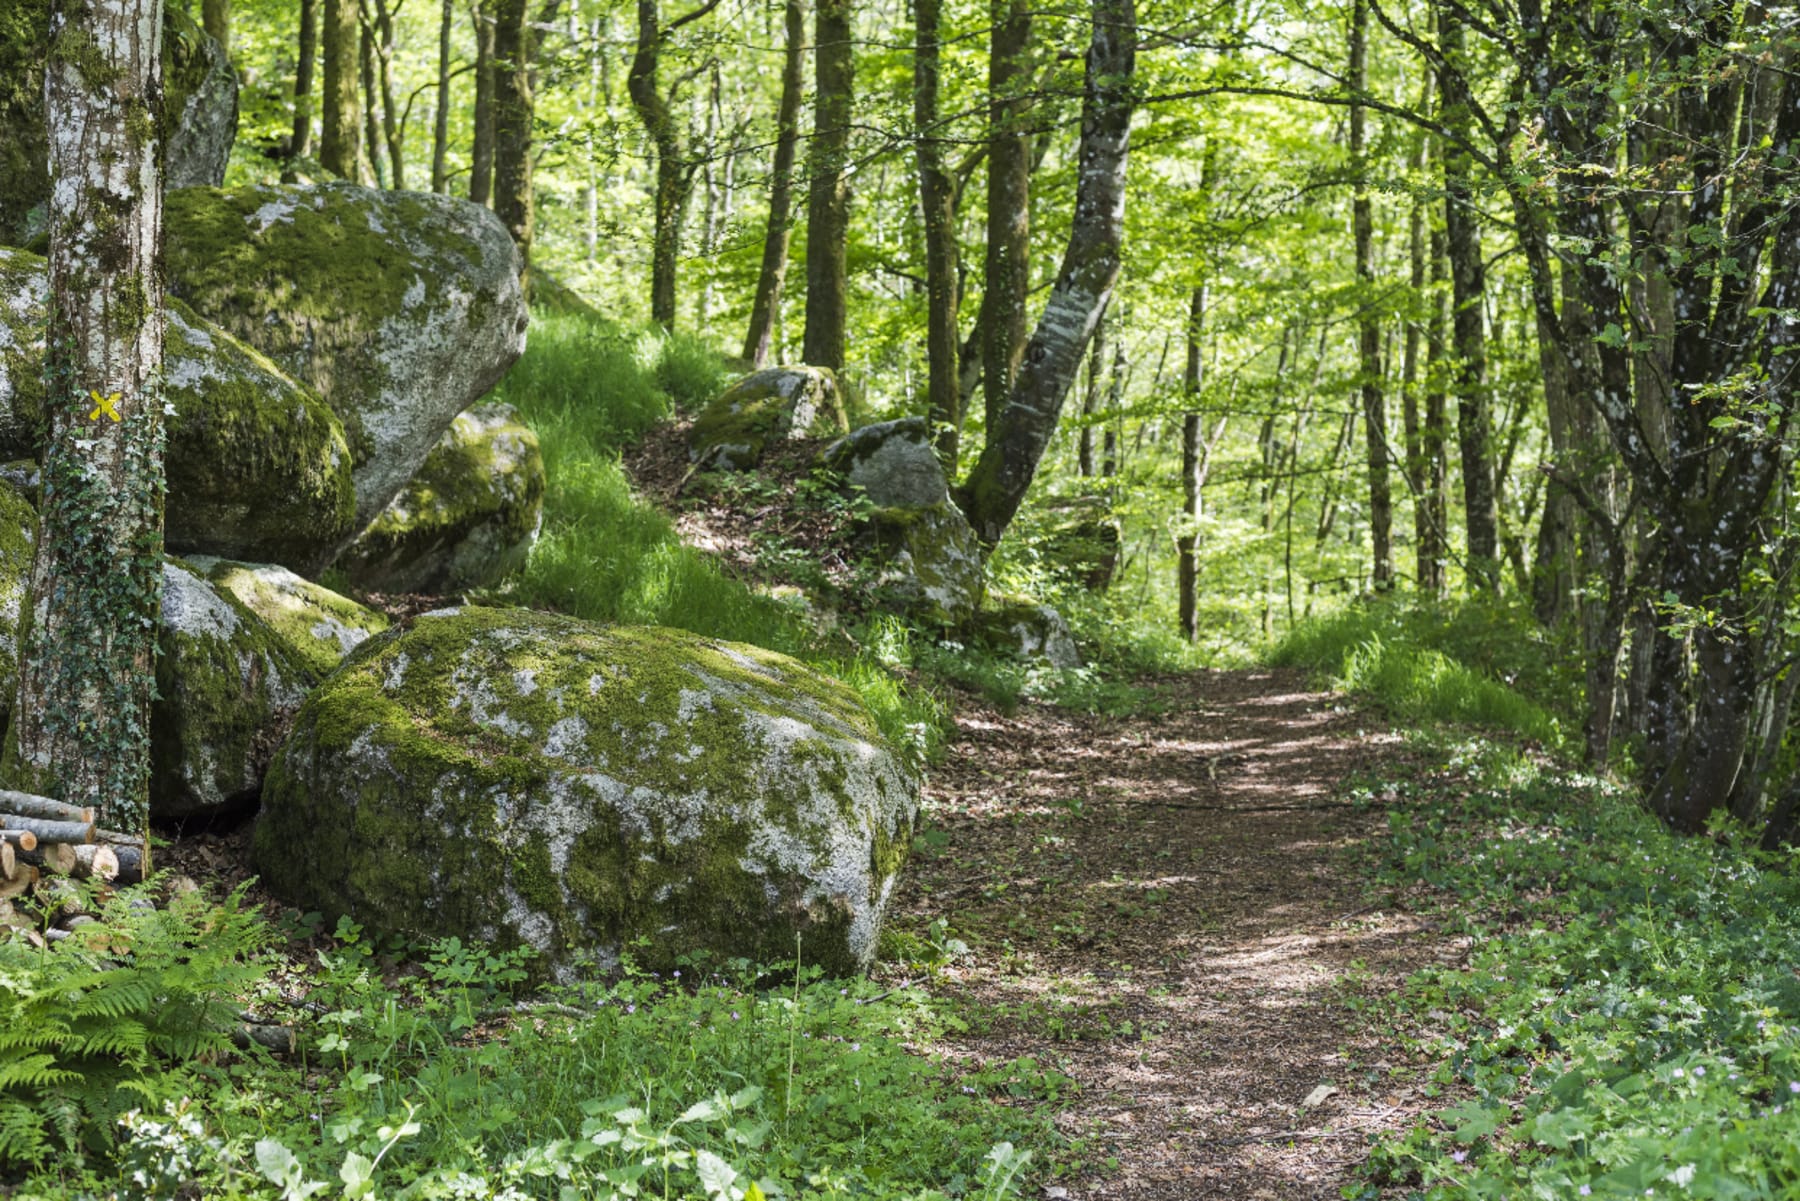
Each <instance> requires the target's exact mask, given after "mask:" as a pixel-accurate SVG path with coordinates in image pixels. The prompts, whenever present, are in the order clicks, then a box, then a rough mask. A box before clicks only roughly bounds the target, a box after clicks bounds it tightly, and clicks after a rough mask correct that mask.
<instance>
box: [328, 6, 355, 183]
mask: <svg viewBox="0 0 1800 1201" xmlns="http://www.w3.org/2000/svg"><path fill="white" fill-rule="evenodd" d="M324 5H325V9H324V22H323V25H322V28H321V29H320V31H319V42H320V49H321V51H322V55H321V57H323V58H324V60H325V68H324V74H325V79H324V94H323V95H322V96H321V97H320V101H321V103H320V109H319V118H320V119H319V127H320V128H319V165H320V166H322V167H324V168H325V169H326V170H327V171H330V172H332V173H333V174H334V175H338V176H341V177H343V178H344V179H349V180H356V179H360V178H361V177H362V171H361V169H360V168H359V166H358V163H359V162H360V160H361V158H362V113H361V111H360V110H359V109H358V107H357V97H356V71H357V62H356V54H357V48H358V42H357V33H358V30H357V21H356V0H324Z"/></svg>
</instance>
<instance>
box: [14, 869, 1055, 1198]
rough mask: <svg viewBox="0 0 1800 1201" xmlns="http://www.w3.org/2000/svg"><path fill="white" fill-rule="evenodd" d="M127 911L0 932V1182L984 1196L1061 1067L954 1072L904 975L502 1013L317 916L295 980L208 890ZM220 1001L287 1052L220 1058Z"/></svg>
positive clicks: (160, 1188) (681, 980) (500, 979)
mask: <svg viewBox="0 0 1800 1201" xmlns="http://www.w3.org/2000/svg"><path fill="white" fill-rule="evenodd" d="M132 895H135V894H121V897H120V899H119V901H118V902H117V903H116V910H117V912H109V913H108V914H107V922H106V925H105V927H104V928H103V929H98V930H96V929H94V928H90V931H92V933H91V935H88V936H84V938H89V937H91V939H92V941H91V942H85V941H84V942H81V943H77V942H69V943H64V944H62V945H60V946H58V947H56V948H54V949H52V950H48V951H39V950H33V949H31V948H29V947H27V946H25V945H24V944H22V943H19V942H11V943H6V944H0V979H3V980H4V982H5V985H6V988H5V990H4V992H3V997H4V999H3V1000H0V1005H4V1006H5V1007H6V1013H5V1016H6V1018H7V1022H6V1024H5V1026H4V1027H3V1028H0V1139H4V1140H5V1141H3V1142H0V1192H5V1191H6V1189H7V1188H8V1187H9V1186H10V1187H11V1188H13V1189H14V1190H15V1191H14V1192H13V1193H12V1195H16V1196H19V1197H30V1198H41V1199H43V1201H62V1199H69V1201H73V1199H74V1198H109V1199H118V1201H137V1199H148V1198H168V1199H171V1201H173V1199H176V1198H183V1199H185V1198H193V1197H206V1198H209V1199H210V1198H217V1199H230V1198H246V1199H250V1198H254V1199H257V1201H264V1199H270V1201H273V1199H275V1198H280V1199H281V1201H296V1199H301V1198H306V1197H309V1196H314V1195H318V1196H323V1197H340V1196H341V1197H345V1198H365V1197H366V1198H375V1197H383V1198H400V1199H408V1198H452V1197H455V1198H471V1199H474V1198H489V1199H493V1201H502V1199H503V1201H526V1199H537V1198H542V1199H545V1201H590V1199H591V1201H602V1199H611V1198H637V1197H665V1198H666V1197H680V1198H694V1199H699V1198H708V1199H712V1201H751V1199H752V1198H755V1197H767V1198H782V1197H793V1198H799V1197H820V1198H831V1197H857V1198H874V1199H883V1198H893V1199H898V1198H920V1199H925V1198H945V1197H967V1198H988V1199H998V1198H1002V1197H1008V1196H1013V1195H1015V1194H1016V1193H1017V1192H1018V1191H1019V1190H1020V1189H1021V1188H1022V1187H1023V1185H1024V1184H1025V1181H1026V1179H1027V1174H1028V1173H1029V1175H1031V1176H1035V1175H1037V1174H1038V1172H1039V1171H1040V1170H1041V1169H1042V1168H1045V1167H1048V1166H1050V1161H1051V1158H1052V1155H1053V1154H1054V1153H1055V1152H1056V1151H1057V1146H1058V1144H1057V1140H1056V1137H1055V1134H1054V1130H1053V1128H1052V1126H1051V1124H1050V1120H1049V1115H1050V1113H1051V1111H1052V1109H1053V1108H1054V1105H1055V1102H1056V1099H1057V1098H1058V1097H1060V1096H1061V1095H1063V1093H1064V1092H1065V1091H1066V1090H1067V1089H1068V1088H1069V1087H1070V1084H1069V1081H1068V1080H1067V1079H1066V1078H1064V1077H1062V1076H1061V1075H1059V1074H1058V1073H1056V1072H1054V1071H1049V1070H1046V1069H1044V1068H1042V1067H1040V1066H1039V1065H1038V1064H1037V1063H1036V1062H1035V1061H1031V1060H1021V1061H1018V1062H1013V1063H1001V1062H995V1063H992V1064H989V1065H986V1066H983V1067H980V1068H977V1069H972V1070H965V1071H957V1070H953V1069H952V1068H951V1067H950V1066H948V1065H947V1064H946V1063H945V1062H944V1061H942V1060H941V1059H940V1058H939V1057H937V1056H936V1055H934V1054H932V1053H931V1050H930V1048H931V1046H932V1045H933V1042H934V1040H935V1038H936V1037H937V1035H938V1033H939V1029H940V1025H941V1023H942V1022H943V1021H944V1020H946V1019H945V1018H944V1017H943V1015H942V1013H941V1011H940V1009H939V1008H938V1007H937V1006H935V1005H934V1004H933V1003H931V1001H930V1000H929V998H928V997H927V996H926V995H925V994H924V993H923V992H922V991H921V990H918V989H915V988H910V987H901V988H897V989H895V988H887V987H884V986H881V985H877V984H874V983H872V982H869V981H866V980H852V981H845V980H826V979H822V978H820V976H819V973H818V971H817V969H815V968H811V967H805V966H801V967H799V968H798V969H797V970H796V965H794V964H789V965H786V967H785V968H780V969H778V970H758V969H755V968H753V967H752V966H750V965H749V964H748V963H746V962H743V961H733V962H730V963H724V964H708V963H688V964H685V965H684V968H683V969H682V970H679V971H675V972H673V973H671V974H669V975H667V976H660V977H659V976H656V975H653V974H647V973H642V972H630V971H628V972H627V973H625V974H624V975H623V976H621V977H618V978H616V979H613V980H611V981H609V982H604V983H600V982H596V983H589V984H583V985H578V986H569V987H564V988H561V989H559V990H555V991H553V992H550V993H548V994H539V995H535V996H530V997H520V996H519V995H518V994H517V991H516V990H517V989H518V988H519V984H520V981H521V979H522V978H523V973H522V972H521V971H520V970H519V965H518V963H517V962H516V961H515V960H514V959H513V958H510V957H508V956H505V955H493V954H489V953H486V952H484V951H482V950H480V949H478V948H473V947H465V946H463V945H461V944H460V943H458V942H456V941H455V940H448V941H444V942H439V943H436V944H433V945H432V946H430V947H427V948H419V949H410V953H409V954H408V956H407V960H406V966H405V967H404V968H403V969H401V970H398V971H396V969H395V962H394V961H393V960H392V959H390V958H389V957H388V956H387V955H386V954H385V953H384V952H387V951H389V950H391V949H390V948H385V947H382V948H378V947H375V946H371V945H370V944H369V943H368V942H367V941H366V940H365V939H364V938H363V937H362V935H361V932H360V931H359V930H358V929H357V928H356V927H355V926H353V925H351V924H349V923H347V922H346V923H340V925H339V927H338V930H337V932H336V935H335V937H333V938H331V939H329V940H322V942H323V945H324V949H322V950H320V951H319V952H318V955H317V964H316V966H315V967H314V968H313V969H312V970H310V971H308V970H306V969H305V968H304V966H302V965H297V964H294V963H292V962H287V963H285V964H282V960H281V959H280V958H279V957H278V956H276V955H275V954H274V953H273V951H274V949H275V946H276V943H277V941H278V940H277V938H276V935H275V933H274V932H273V931H272V930H271V928H270V927H269V926H268V925H267V924H266V923H265V922H263V920H262V919H260V918H259V917H257V916H256V915H254V914H253V913H251V912H249V911H247V910H245V909H244V908H243V907H242V906H241V905H239V904H237V903H236V901H235V900H234V901H232V902H228V903H227V904H225V905H223V906H219V905H212V904H209V903H206V902H204V901H201V900H199V899H198V897H197V896H194V895H192V894H190V895H189V897H188V898H187V899H185V900H182V901H180V902H178V903H177V904H176V905H175V906H172V907H171V908H170V909H168V910H154V909H139V908H135V907H133V906H132V905H131V904H130V901H131V899H132ZM315 945H318V944H317V943H315ZM122 948H130V951H129V953H122ZM402 950H403V951H404V950H409V949H402ZM278 965H281V966H280V975H279V977H277V976H276V975H275V974H274V973H275V969H276V968H277V966H278ZM278 983H279V986H280V992H278V991H277V984H278ZM296 992H298V993H302V994H304V998H305V1000H304V1005H303V1006H302V1007H298V1008H296V1007H294V1006H293V1005H291V1004H290V1003H289V1002H288V1001H284V1000H283V997H282V995H281V994H282V993H286V994H287V996H288V997H289V998H291V997H293V996H294V994H295V993H296ZM247 1006H248V1007H250V1008H251V1009H253V1010H254V1011H255V1013H256V1014H257V1015H258V1016H259V1017H260V1019H261V1020H262V1021H264V1022H272V1021H283V1022H289V1023H292V1024H294V1025H295V1026H296V1027H297V1028H298V1029H299V1031H300V1035H299V1053H298V1054H297V1055H296V1056H294V1057H292V1058H283V1059H275V1058H272V1057H270V1056H268V1055H266V1054H262V1053H254V1052H249V1053H237V1052H233V1051H232V1050H231V1042H230V1038H229V1037H228V1036H229V1034H230V1031H231V1030H232V1029H233V1028H234V1027H235V1026H236V1025H237V1024H238V1023H239V1022H240V1021H241V1020H242V1019H241V1018H240V1016H239V1014H240V1011H242V1010H244V1009H245V1008H246V1007H247ZM1033 1161H1035V1163H1034V1166H1032V1167H1030V1168H1029V1169H1028V1167H1027V1165H1028V1163H1033Z"/></svg>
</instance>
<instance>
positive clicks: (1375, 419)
mask: <svg viewBox="0 0 1800 1201" xmlns="http://www.w3.org/2000/svg"><path fill="white" fill-rule="evenodd" d="M1368 33H1369V6H1368V4H1367V2H1366V0H1356V3H1355V5H1353V7H1352V9H1351V20H1350V88H1351V90H1352V92H1354V93H1355V94H1357V95H1359V96H1360V95H1361V94H1362V93H1363V92H1365V91H1367V90H1368V87H1369V54H1368ZM1367 121H1368V114H1367V112H1366V110H1365V108H1364V106H1363V105H1361V104H1352V105H1351V106H1350V159H1351V162H1352V164H1353V170H1354V171H1355V173H1356V195H1355V197H1354V198H1353V199H1352V201H1351V208H1352V219H1351V220H1352V224H1353V225H1354V227H1355V242H1356V281H1357V283H1358V284H1360V285H1361V294H1362V295H1361V301H1360V303H1359V304H1358V306H1357V319H1356V328H1357V352H1358V356H1359V360H1360V362H1359V368H1360V374H1361V376H1362V386H1361V392H1362V408H1363V430H1364V432H1365V433H1366V434H1367V438H1368V458H1369V551H1370V573H1369V574H1370V583H1371V584H1372V585H1373V586H1374V589H1375V591H1377V592H1386V591H1387V590H1388V589H1390V588H1392V587H1393V586H1394V546H1393V533H1392V531H1393V525H1394V501H1393V493H1392V491H1391V489H1390V486H1389V483H1388V444H1387V397H1386V396H1385V395H1384V394H1383V392H1382V386H1381V384H1382V370H1381V317H1380V315H1379V314H1378V313H1377V312H1376V311H1375V205H1374V201H1373V200H1372V199H1371V198H1370V196H1369V161H1368V151H1367V145H1368V137H1367V134H1366V132H1365V127H1366V125H1367Z"/></svg>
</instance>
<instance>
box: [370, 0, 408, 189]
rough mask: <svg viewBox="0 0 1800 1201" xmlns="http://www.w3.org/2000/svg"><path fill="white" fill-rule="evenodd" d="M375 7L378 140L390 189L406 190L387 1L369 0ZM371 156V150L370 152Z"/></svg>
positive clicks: (404, 150) (390, 23)
mask: <svg viewBox="0 0 1800 1201" xmlns="http://www.w3.org/2000/svg"><path fill="white" fill-rule="evenodd" d="M370 3H372V4H373V5H374V6H375V28H376V31H377V32H378V33H379V34H380V35H381V38H380V41H379V42H377V43H376V47H375V50H376V68H377V74H378V75H379V77H380V82H381V136H382V140H383V141H384V142H385V143H386V144H387V155H388V178H389V180H390V181H391V185H390V186H392V187H394V188H397V189H398V188H404V187H406V164H405V161H404V160H405V155H406V148H405V146H404V145H403V142H404V141H405V133H406V131H405V130H403V129H401V128H400V110H399V108H398V106H397V105H395V103H394V15H393V13H392V12H390V11H389V10H388V5H387V0H370ZM370 152H371V154H372V153H373V147H371V150H370Z"/></svg>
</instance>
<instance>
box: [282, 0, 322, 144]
mask: <svg viewBox="0 0 1800 1201" xmlns="http://www.w3.org/2000/svg"><path fill="white" fill-rule="evenodd" d="M318 45H319V3H318V0H300V45H299V49H298V51H297V53H296V55H295V59H294V134H293V137H292V138H290V139H289V140H288V157H289V158H304V157H306V156H307V155H308V154H311V153H312V126H313V120H312V118H313V94H312V90H313V59H314V58H316V57H317V55H318Z"/></svg>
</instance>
